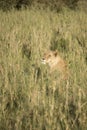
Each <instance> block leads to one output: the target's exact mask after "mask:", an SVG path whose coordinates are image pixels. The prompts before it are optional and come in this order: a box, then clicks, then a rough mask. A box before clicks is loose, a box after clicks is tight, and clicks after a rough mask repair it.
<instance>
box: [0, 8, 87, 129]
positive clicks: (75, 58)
mask: <svg viewBox="0 0 87 130" xmlns="http://www.w3.org/2000/svg"><path fill="white" fill-rule="evenodd" d="M49 49H51V50H58V51H59V53H60V55H61V56H62V57H63V58H64V59H65V60H66V62H67V64H68V68H69V72H70V77H69V79H68V81H67V82H65V81H60V78H59V77H57V78H56V84H55V85H54V82H53V81H54V78H55V73H54V74H53V76H50V74H49V67H48V66H46V65H43V64H41V58H42V56H43V53H44V51H45V50H49ZM0 130H87V12H84V11H83V10H76V11H73V10H70V9H66V8H64V9H63V10H62V11H61V12H59V13H56V12H55V11H50V10H49V9H47V10H43V9H40V10H36V9H34V8H31V9H30V10H21V11H14V10H13V11H11V12H7V13H6V12H2V11H0Z"/></svg>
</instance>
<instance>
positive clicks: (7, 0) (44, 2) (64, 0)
mask: <svg viewBox="0 0 87 130" xmlns="http://www.w3.org/2000/svg"><path fill="white" fill-rule="evenodd" d="M79 1H81V0H0V9H3V10H10V9H12V8H16V9H21V8H22V7H31V6H32V5H35V4H36V5H39V7H42V6H43V7H44V8H47V7H49V8H50V9H51V10H56V11H59V10H61V8H62V7H63V6H68V7H69V8H75V7H76V6H77V3H78V2H79ZM83 1H86V0H83Z"/></svg>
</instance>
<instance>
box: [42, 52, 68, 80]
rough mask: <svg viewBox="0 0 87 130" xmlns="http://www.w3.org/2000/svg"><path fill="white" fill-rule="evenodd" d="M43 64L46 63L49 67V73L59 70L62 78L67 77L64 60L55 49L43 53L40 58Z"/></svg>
mask: <svg viewBox="0 0 87 130" xmlns="http://www.w3.org/2000/svg"><path fill="white" fill-rule="evenodd" d="M42 63H43V64H48V65H49V67H50V73H52V72H54V71H55V70H56V71H59V72H60V73H61V74H62V75H63V79H67V77H68V69H67V65H66V63H65V61H64V60H63V59H62V58H61V57H60V55H59V54H58V52H57V51H48V52H46V53H44V56H43V58H42Z"/></svg>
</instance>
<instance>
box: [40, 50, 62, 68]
mask: <svg viewBox="0 0 87 130" xmlns="http://www.w3.org/2000/svg"><path fill="white" fill-rule="evenodd" d="M58 60H59V57H58V53H57V51H48V52H46V53H44V55H43V58H42V60H41V61H42V63H43V64H48V65H49V66H52V65H53V64H56V63H58Z"/></svg>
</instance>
